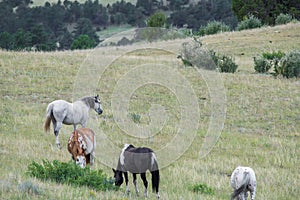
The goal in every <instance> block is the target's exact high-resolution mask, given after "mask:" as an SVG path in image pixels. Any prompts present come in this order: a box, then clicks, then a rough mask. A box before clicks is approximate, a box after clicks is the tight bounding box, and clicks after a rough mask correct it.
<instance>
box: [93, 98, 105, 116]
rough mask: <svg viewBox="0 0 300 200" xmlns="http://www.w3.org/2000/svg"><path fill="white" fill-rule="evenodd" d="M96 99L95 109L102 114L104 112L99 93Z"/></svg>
mask: <svg viewBox="0 0 300 200" xmlns="http://www.w3.org/2000/svg"><path fill="white" fill-rule="evenodd" d="M94 100H95V106H94V109H95V111H96V112H97V113H98V114H99V115H100V114H102V112H103V110H102V105H101V101H100V98H99V95H98V94H97V96H95V97H94Z"/></svg>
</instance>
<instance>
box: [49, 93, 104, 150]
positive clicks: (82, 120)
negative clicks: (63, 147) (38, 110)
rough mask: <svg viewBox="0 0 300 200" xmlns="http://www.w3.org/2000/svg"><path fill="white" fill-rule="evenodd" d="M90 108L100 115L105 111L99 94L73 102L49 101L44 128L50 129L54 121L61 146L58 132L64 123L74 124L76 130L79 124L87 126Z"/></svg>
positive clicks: (57, 141) (55, 133) (58, 144)
mask: <svg viewBox="0 0 300 200" xmlns="http://www.w3.org/2000/svg"><path fill="white" fill-rule="evenodd" d="M90 109H94V110H95V111H96V112H97V113H98V114H99V115H100V114H101V113H102V112H103V110H102V106H101V102H100V99H99V95H97V96H90V97H83V98H81V99H79V100H77V101H75V102H73V103H69V102H67V101H64V100H55V101H53V102H51V103H49V105H48V107H47V111H46V121H45V125H44V129H45V131H46V132H47V131H49V130H50V122H51V121H52V123H53V129H54V135H55V137H56V145H57V146H58V147H60V142H59V139H58V134H59V130H60V129H61V127H62V124H66V125H71V124H73V127H74V130H76V125H77V124H80V125H81V126H82V127H85V126H86V123H87V120H88V117H89V116H88V111H89V110H90Z"/></svg>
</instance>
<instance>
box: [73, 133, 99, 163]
mask: <svg viewBox="0 0 300 200" xmlns="http://www.w3.org/2000/svg"><path fill="white" fill-rule="evenodd" d="M95 148H96V137H95V133H94V131H93V130H91V129H89V128H78V129H76V130H75V131H73V132H72V134H71V136H70V138H69V142H68V151H69V153H70V154H71V155H72V159H73V160H74V161H75V163H76V165H79V166H80V167H81V168H84V167H85V166H86V164H89V163H90V164H91V166H93V165H94V159H95Z"/></svg>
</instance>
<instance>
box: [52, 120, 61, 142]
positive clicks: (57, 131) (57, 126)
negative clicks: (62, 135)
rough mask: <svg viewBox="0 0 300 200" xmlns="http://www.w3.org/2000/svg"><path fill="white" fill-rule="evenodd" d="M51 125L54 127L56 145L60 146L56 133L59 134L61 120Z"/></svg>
mask: <svg viewBox="0 0 300 200" xmlns="http://www.w3.org/2000/svg"><path fill="white" fill-rule="evenodd" d="M53 127H54V134H55V138H56V145H57V147H59V148H61V146H60V142H59V139H58V134H59V130H60V129H61V127H62V122H56V123H55V126H54V124H53Z"/></svg>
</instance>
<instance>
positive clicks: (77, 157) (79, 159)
mask: <svg viewBox="0 0 300 200" xmlns="http://www.w3.org/2000/svg"><path fill="white" fill-rule="evenodd" d="M79 140H80V137H78V133H77V132H76V131H74V132H73V133H72V135H71V137H70V139H69V143H68V151H69V152H70V154H72V158H73V160H74V161H75V163H76V165H78V166H80V167H81V168H84V167H85V166H86V158H85V154H84V150H83V148H82V145H80V143H79Z"/></svg>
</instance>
